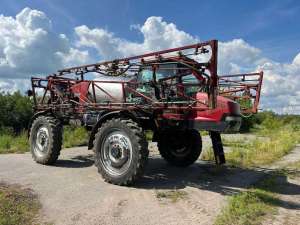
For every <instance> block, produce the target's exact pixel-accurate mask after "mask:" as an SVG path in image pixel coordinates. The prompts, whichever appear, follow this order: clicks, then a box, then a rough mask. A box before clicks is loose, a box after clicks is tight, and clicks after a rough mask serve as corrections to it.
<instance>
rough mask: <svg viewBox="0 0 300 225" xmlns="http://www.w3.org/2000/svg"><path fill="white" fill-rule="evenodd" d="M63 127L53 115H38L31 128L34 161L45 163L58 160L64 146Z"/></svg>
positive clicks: (49, 163) (30, 138) (48, 163)
mask: <svg viewBox="0 0 300 225" xmlns="http://www.w3.org/2000/svg"><path fill="white" fill-rule="evenodd" d="M62 134H63V127H62V124H61V123H60V121H59V120H57V119H55V118H54V117H51V116H39V117H37V118H36V119H35V120H34V121H33V123H32V125H31V128H30V137H29V143H30V150H31V155H32V158H33V159H34V161H36V162H37V163H40V164H44V165H51V164H53V163H55V162H56V160H57V158H58V156H59V154H60V150H61V146H62Z"/></svg>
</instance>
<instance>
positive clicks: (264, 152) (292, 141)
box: [226, 126, 300, 167]
mask: <svg viewBox="0 0 300 225" xmlns="http://www.w3.org/2000/svg"><path fill="white" fill-rule="evenodd" d="M266 136H267V137H266V138H263V139H262V138H260V139H258V138H256V139H255V140H253V141H250V142H244V143H238V142H237V143H233V144H231V147H232V151H230V152H228V153H227V154H226V158H227V161H228V162H229V163H230V164H232V165H236V166H241V167H251V166H257V165H265V164H270V163H272V162H274V161H276V160H278V159H280V158H281V157H283V156H284V155H286V154H288V153H289V152H290V151H291V150H292V149H293V148H294V147H295V145H296V144H297V143H299V141H300V140H299V137H300V131H296V130H293V129H292V128H290V127H289V126H287V127H282V129H278V130H275V131H270V132H269V133H268V134H266Z"/></svg>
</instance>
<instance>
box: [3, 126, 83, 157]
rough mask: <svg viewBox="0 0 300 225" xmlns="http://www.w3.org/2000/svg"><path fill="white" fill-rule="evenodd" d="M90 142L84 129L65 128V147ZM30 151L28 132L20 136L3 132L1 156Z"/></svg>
mask: <svg viewBox="0 0 300 225" xmlns="http://www.w3.org/2000/svg"><path fill="white" fill-rule="evenodd" d="M87 142H88V132H87V131H86V129H85V128H84V127H73V126H65V127H64V136H63V147H64V148H70V147H74V146H82V145H86V144H87ZM28 151H29V143H28V137H27V132H26V131H23V132H21V133H20V134H19V135H14V134H12V132H2V134H0V154H6V153H24V152H28Z"/></svg>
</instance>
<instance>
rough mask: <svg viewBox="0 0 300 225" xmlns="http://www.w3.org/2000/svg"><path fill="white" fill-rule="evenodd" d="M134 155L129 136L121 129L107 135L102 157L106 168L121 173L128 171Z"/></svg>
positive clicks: (115, 173) (116, 173)
mask: <svg viewBox="0 0 300 225" xmlns="http://www.w3.org/2000/svg"><path fill="white" fill-rule="evenodd" d="M131 155H132V146H131V143H130V140H129V138H128V137H127V136H126V135H125V134H124V133H122V132H120V131H115V132H112V133H111V134H109V135H108V136H106V138H105V140H104V142H103V154H102V159H103V163H104V165H105V167H106V169H107V170H108V171H109V172H110V173H112V174H114V175H119V174H122V173H123V172H124V171H126V168H127V167H128V166H129V163H130V161H131Z"/></svg>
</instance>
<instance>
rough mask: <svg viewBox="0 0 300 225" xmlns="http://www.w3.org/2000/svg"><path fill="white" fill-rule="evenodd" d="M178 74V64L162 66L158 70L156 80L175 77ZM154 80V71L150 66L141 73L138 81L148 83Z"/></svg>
mask: <svg viewBox="0 0 300 225" xmlns="http://www.w3.org/2000/svg"><path fill="white" fill-rule="evenodd" d="M176 72H177V65H176V64H168V65H160V66H159V68H158V69H157V70H156V80H159V79H163V78H167V77H172V76H175V75H176ZM152 78H153V71H152V68H151V67H150V66H147V67H145V68H144V69H143V70H142V71H141V72H139V75H138V80H139V81H141V82H148V81H150V80H152Z"/></svg>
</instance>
